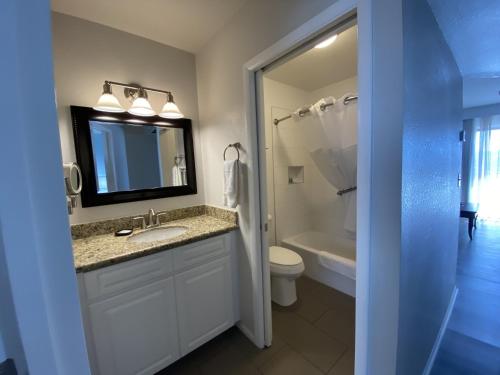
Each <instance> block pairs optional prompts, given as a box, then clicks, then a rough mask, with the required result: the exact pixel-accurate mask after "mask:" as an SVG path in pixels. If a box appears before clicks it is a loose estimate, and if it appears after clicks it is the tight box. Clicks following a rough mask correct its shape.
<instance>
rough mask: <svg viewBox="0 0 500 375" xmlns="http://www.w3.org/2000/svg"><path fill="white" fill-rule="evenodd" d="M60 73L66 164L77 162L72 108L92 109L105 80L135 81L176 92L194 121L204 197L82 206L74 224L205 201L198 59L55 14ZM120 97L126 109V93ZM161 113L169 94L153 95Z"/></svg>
mask: <svg viewBox="0 0 500 375" xmlns="http://www.w3.org/2000/svg"><path fill="white" fill-rule="evenodd" d="M52 15H53V43H54V71H55V81H56V92H57V104H58V120H59V130H60V134H61V145H62V154H63V160H64V161H65V162H69V161H76V156H75V147H74V142H73V130H72V126H71V115H70V112H69V106H70V105H79V106H87V107H92V106H93V105H95V102H96V100H97V99H98V98H99V95H100V94H101V91H102V84H103V82H104V80H106V79H108V80H113V81H120V82H125V83H128V82H135V83H138V84H141V85H143V86H149V87H155V88H159V89H165V90H171V91H172V92H173V94H174V97H175V100H176V103H177V104H178V105H179V108H181V110H182V111H183V113H184V114H185V116H186V117H188V118H190V119H192V120H193V137H194V147H195V162H196V172H197V183H198V194H196V195H188V196H183V197H172V198H163V199H155V200H147V201H140V202H131V203H122V204H113V205H106V206H101V207H90V208H81V205H79V207H77V208H76V209H75V211H74V214H73V215H71V216H70V220H71V222H72V223H83V222H91V221H96V220H99V219H104V218H113V217H120V216H129V215H134V214H138V213H144V212H146V211H147V210H148V208H150V207H154V208H155V209H172V208H178V207H186V206H192V205H197V204H202V203H203V202H204V193H203V173H202V170H203V168H202V162H201V158H202V155H201V152H200V146H199V145H200V139H199V132H198V99H197V87H196V67H195V57H194V55H193V54H191V53H188V52H185V51H181V50H179V49H176V48H173V47H169V46H166V45H163V44H159V43H156V42H153V41H151V40H148V39H144V38H141V37H137V36H134V35H132V34H128V33H125V32H122V31H118V30H115V29H112V28H109V27H106V26H102V25H99V24H96V23H92V22H89V21H85V20H82V19H79V18H75V17H71V16H67V15H63V14H59V13H53V14H52ZM114 94H115V95H116V96H117V97H118V99H119V100H120V101H121V103H122V104H124V105H126V104H127V100H126V99H125V98H124V95H123V90H121V89H120V88H119V87H116V88H114ZM149 99H150V102H151V104H152V106H153V108H155V109H156V110H157V111H158V110H160V109H161V107H162V105H163V104H164V101H165V96H164V95H159V94H154V93H153V94H151V95H150V96H149Z"/></svg>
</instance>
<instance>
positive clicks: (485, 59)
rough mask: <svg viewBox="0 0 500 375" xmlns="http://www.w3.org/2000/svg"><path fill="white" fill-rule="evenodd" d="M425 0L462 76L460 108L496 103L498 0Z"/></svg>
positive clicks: (498, 82)
mask: <svg viewBox="0 0 500 375" xmlns="http://www.w3.org/2000/svg"><path fill="white" fill-rule="evenodd" d="M428 2H429V4H430V6H431V8H432V11H433V12H434V15H435V17H436V20H437V21H438V23H439V26H440V28H441V30H442V31H443V34H444V37H445V39H446V41H447V43H448V45H449V46H450V49H451V50H452V52H453V55H454V56H455V60H456V62H457V64H458V67H459V69H460V71H461V73H462V75H463V77H464V107H466V108H467V107H472V106H479V105H486V104H492V103H498V102H500V95H499V91H500V79H499V78H500V1H498V0H428Z"/></svg>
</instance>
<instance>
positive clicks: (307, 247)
mask: <svg viewBox="0 0 500 375" xmlns="http://www.w3.org/2000/svg"><path fill="white" fill-rule="evenodd" d="M281 244H282V246H283V247H286V248H289V249H291V250H294V251H296V252H297V253H298V254H299V255H300V256H301V257H302V259H303V260H304V265H305V268H306V269H305V271H304V274H305V275H306V276H308V277H310V278H311V279H314V280H316V281H319V282H320V283H323V284H325V285H328V286H330V287H332V288H334V289H337V290H339V291H341V292H343V293H346V294H349V295H350V296H353V297H355V295H356V242H355V241H354V240H352V239H346V238H332V237H331V236H329V235H328V234H326V233H322V232H312V231H311V232H304V233H300V234H297V235H295V236H292V237H288V238H285V239H284V240H282V241H281Z"/></svg>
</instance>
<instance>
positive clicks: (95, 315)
mask: <svg viewBox="0 0 500 375" xmlns="http://www.w3.org/2000/svg"><path fill="white" fill-rule="evenodd" d="M89 312H90V320H91V326H92V331H93V335H94V345H95V352H96V357H97V368H98V369H99V374H100V375H129V374H130V375H132V374H134V375H136V374H141V375H143V374H154V373H155V372H157V371H158V370H161V369H163V368H164V367H166V366H168V365H169V364H170V363H172V362H174V361H175V360H176V359H177V358H179V344H178V342H179V341H178V330H177V318H176V310H175V292H174V282H173V278H172V277H170V278H168V279H165V280H161V281H158V282H155V283H151V284H149V285H146V286H144V287H141V288H137V289H133V290H131V291H129V292H126V293H123V294H120V295H118V296H116V297H113V298H110V299H107V300H104V301H102V302H98V303H95V304H92V305H90V306H89Z"/></svg>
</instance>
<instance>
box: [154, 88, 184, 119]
mask: <svg viewBox="0 0 500 375" xmlns="http://www.w3.org/2000/svg"><path fill="white" fill-rule="evenodd" d="M158 116H160V117H163V118H170V119H172V118H183V117H184V115H183V114H182V112H181V111H179V107H177V104H175V102H174V96H173V95H172V93H170V92H169V93H168V94H167V102H166V103H165V105H164V106H163V109H162V110H161V112H160V113H159V114H158Z"/></svg>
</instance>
